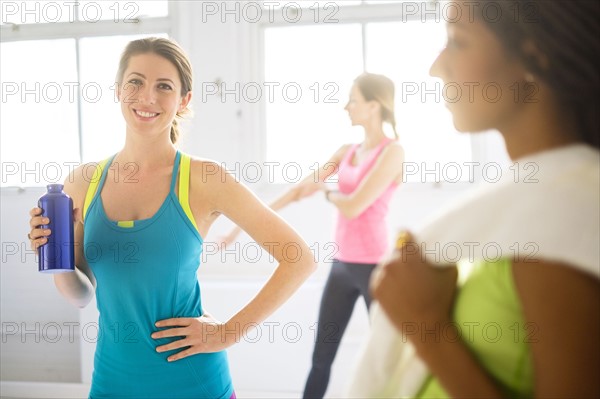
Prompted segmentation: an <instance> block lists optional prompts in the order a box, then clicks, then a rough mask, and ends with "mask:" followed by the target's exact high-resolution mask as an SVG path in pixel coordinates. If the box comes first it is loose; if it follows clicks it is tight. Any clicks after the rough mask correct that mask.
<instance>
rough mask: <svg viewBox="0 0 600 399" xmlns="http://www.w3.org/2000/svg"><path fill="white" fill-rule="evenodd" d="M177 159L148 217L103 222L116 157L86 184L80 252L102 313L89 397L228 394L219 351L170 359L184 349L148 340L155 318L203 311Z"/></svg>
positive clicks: (195, 236) (196, 239)
mask: <svg viewBox="0 0 600 399" xmlns="http://www.w3.org/2000/svg"><path fill="white" fill-rule="evenodd" d="M184 157H187V156H184ZM181 158H182V156H181V154H180V152H179V151H178V152H177V155H176V157H175V162H174V165H173V174H172V178H171V187H170V191H169V194H168V195H167V197H166V199H165V201H164V202H163V204H162V205H161V207H160V208H159V210H158V211H157V212H156V214H155V215H154V216H152V217H151V218H149V219H143V220H135V221H127V222H123V221H120V222H118V221H113V220H110V219H109V218H108V217H107V215H106V213H105V211H104V206H103V204H102V198H101V197H100V193H101V192H102V187H103V185H104V182H105V181H106V176H107V171H108V169H109V168H108V166H110V164H111V163H112V160H113V159H114V156H113V157H112V158H111V159H110V160H109V161H108V163H107V164H106V165H107V167H103V166H104V165H101V166H99V168H98V169H97V175H99V176H100V178H99V179H98V180H99V181H96V182H94V181H93V180H92V183H91V184H90V189H88V196H87V197H86V205H87V203H89V207H87V206H85V207H84V248H85V251H84V253H85V257H86V260H87V262H88V264H89V266H90V268H91V270H92V271H93V273H94V275H95V277H96V280H97V287H96V302H97V306H98V311H99V313H100V316H99V333H98V340H97V347H96V353H95V356H94V372H93V376H92V387H91V391H90V398H93V399H96V398H108V397H112V398H114V397H119V398H148V399H149V398H165V397H169V398H211V399H215V398H223V399H229V398H230V397H231V395H232V394H233V386H232V382H231V377H230V373H229V366H228V361H227V355H226V352H225V351H221V352H216V353H202V354H196V355H193V356H189V357H187V358H184V359H180V360H177V361H174V362H168V361H167V357H168V356H170V355H172V354H174V353H176V352H177V351H180V350H183V349H178V350H176V351H168V352H163V353H158V352H156V347H157V346H160V345H163V344H166V343H169V342H172V341H174V340H177V339H179V337H176V338H164V339H153V338H151V337H150V334H152V333H153V332H155V331H157V330H158V329H157V328H156V327H155V326H154V323H155V322H156V321H158V320H162V319H168V318H172V317H199V316H201V315H202V314H203V311H202V304H201V299H200V286H199V284H198V277H197V275H196V272H197V270H198V266H199V263H200V254H201V252H202V237H200V234H199V233H198V230H197V229H196V228H195V227H194V223H193V219H192V220H190V217H189V216H188V215H189V212H187V209H184V207H185V206H182V205H181V203H180V199H178V197H177V195H176V194H175V185H176V181H177V176H178V171H179V164H180V160H181ZM187 161H188V162H187V167H188V169H187V173H185V174H184V173H182V174H181V176H180V191H179V192H180V193H181V192H182V190H181V188H182V186H185V187H186V188H187V189H189V157H187ZM184 165H185V163H184ZM100 173H101V174H100ZM184 177H185V178H184ZM95 186H97V187H95ZM187 189H186V190H185V193H186V197H187ZM185 204H186V205H187V198H186V202H185ZM187 208H188V209H189V206H187Z"/></svg>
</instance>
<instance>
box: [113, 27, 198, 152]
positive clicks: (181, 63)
mask: <svg viewBox="0 0 600 399" xmlns="http://www.w3.org/2000/svg"><path fill="white" fill-rule="evenodd" d="M147 53H154V54H156V55H159V56H161V57H163V58H165V59H167V60H168V61H169V62H171V63H172V64H173V65H174V66H175V67H176V68H177V72H178V73H179V79H180V80H181V96H182V97H183V96H185V95H187V94H188V93H189V92H190V91H192V82H193V74H192V65H191V63H190V60H189V59H188V57H187V55H186V54H185V53H184V51H183V50H182V49H181V47H180V46H179V45H178V44H177V43H176V42H175V41H173V40H171V39H164V38H161V37H147V38H144V39H139V40H134V41H131V42H129V44H127V47H125V50H124V51H123V54H122V55H121V61H119V70H118V71H117V83H118V84H119V85H121V83H122V81H123V74H124V73H125V70H126V69H127V66H128V65H129V59H130V58H131V57H132V56H134V55H139V54H147ZM189 113H191V110H190V109H189V108H188V107H186V108H185V109H184V110H183V111H181V112H178V113H177V114H176V115H175V119H173V124H172V125H171V134H170V137H171V142H172V143H173V144H175V143H176V142H177V139H178V138H179V135H180V131H179V126H178V125H179V121H178V119H181V118H182V115H184V114H189Z"/></svg>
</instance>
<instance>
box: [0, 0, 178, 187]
mask: <svg viewBox="0 0 600 399" xmlns="http://www.w3.org/2000/svg"><path fill="white" fill-rule="evenodd" d="M168 7H169V9H168V15H167V16H163V17H144V16H140V17H136V18H135V20H136V21H137V22H130V23H124V22H122V21H121V22H120V23H115V22H114V21H113V20H99V21H98V22H94V23H91V22H88V21H79V20H78V21H67V22H55V23H53V22H45V23H27V24H14V23H8V24H2V25H0V43H8V42H19V41H30V40H53V39H75V55H76V63H77V66H76V68H77V80H78V81H79V80H80V76H81V73H80V69H79V64H80V51H79V40H80V39H83V38H90V37H106V36H122V35H143V34H152V33H166V34H167V35H169V36H170V37H171V36H172V35H173V33H174V32H173V31H174V30H175V29H173V27H176V26H177V23H176V21H177V20H178V19H179V15H180V7H179V6H178V4H177V2H171V1H169V2H168ZM74 14H75V15H77V14H78V10H77V4H76V5H75V8H74ZM77 95H78V101H77V118H78V129H77V130H78V133H77V134H78V138H79V161H80V162H81V160H82V159H83V142H84V138H83V129H82V111H81V104H82V97H81V91H80V90H78V91H77ZM5 134H6V133H5ZM3 188H5V187H3Z"/></svg>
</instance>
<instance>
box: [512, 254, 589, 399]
mask: <svg viewBox="0 0 600 399" xmlns="http://www.w3.org/2000/svg"><path fill="white" fill-rule="evenodd" d="M513 273H514V278H515V283H516V286H517V291H518V292H519V296H520V298H521V301H522V304H523V312H524V313H525V318H526V320H527V321H529V322H531V323H534V325H535V326H536V340H535V342H532V343H531V351H532V355H533V367H534V370H535V372H534V376H535V396H536V397H541V398H547V397H561V398H566V397H570V398H584V397H588V398H598V397H600V381H599V380H598V375H600V341H599V340H598V337H600V317H599V315H600V282H599V281H598V279H597V278H595V277H592V276H589V275H587V274H584V273H583V272H581V271H579V270H576V269H574V268H573V267H570V266H568V265H564V264H559V263H550V262H539V263H533V262H525V261H523V262H520V263H517V264H515V265H514V271H513Z"/></svg>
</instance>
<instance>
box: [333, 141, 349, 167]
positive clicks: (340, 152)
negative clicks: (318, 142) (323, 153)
mask: <svg viewBox="0 0 600 399" xmlns="http://www.w3.org/2000/svg"><path fill="white" fill-rule="evenodd" d="M350 148H352V144H344V145H342V146H341V147H340V148H338V149H337V151H336V152H334V153H333V155H332V156H331V158H330V159H329V162H335V163H340V162H341V161H342V159H343V158H344V156H345V155H346V153H347V152H348V150H350Z"/></svg>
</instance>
